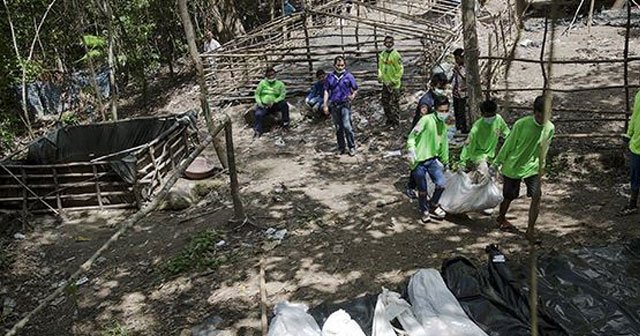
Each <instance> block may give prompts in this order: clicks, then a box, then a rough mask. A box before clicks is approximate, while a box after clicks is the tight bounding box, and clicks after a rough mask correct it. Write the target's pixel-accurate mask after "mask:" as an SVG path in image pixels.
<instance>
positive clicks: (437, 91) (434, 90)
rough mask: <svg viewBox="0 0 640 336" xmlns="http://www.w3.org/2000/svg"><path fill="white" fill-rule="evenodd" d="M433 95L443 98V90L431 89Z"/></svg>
mask: <svg viewBox="0 0 640 336" xmlns="http://www.w3.org/2000/svg"><path fill="white" fill-rule="evenodd" d="M433 93H435V94H437V95H438V96H444V90H443V89H438V88H435V89H433Z"/></svg>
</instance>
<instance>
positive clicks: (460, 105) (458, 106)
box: [453, 97, 469, 134]
mask: <svg viewBox="0 0 640 336" xmlns="http://www.w3.org/2000/svg"><path fill="white" fill-rule="evenodd" d="M453 113H454V115H455V117H456V129H457V130H459V131H460V132H462V133H464V134H467V133H469V128H468V127H467V97H464V98H457V97H453Z"/></svg>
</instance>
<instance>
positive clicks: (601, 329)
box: [522, 239, 640, 336]
mask: <svg viewBox="0 0 640 336" xmlns="http://www.w3.org/2000/svg"><path fill="white" fill-rule="evenodd" d="M538 270H539V274H540V275H539V277H538V278H539V280H538V292H539V295H540V297H541V299H542V304H543V305H544V306H545V307H546V308H547V311H548V312H549V313H550V314H551V315H552V316H553V318H554V319H555V320H556V321H558V322H559V323H560V324H561V325H562V326H564V327H565V328H566V329H567V330H568V331H569V334H570V335H576V336H578V335H602V336H604V335H608V336H609V335H640V240H638V239H636V240H632V241H630V242H628V243H617V244H614V245H610V246H604V247H583V248H579V249H575V250H572V251H571V253H570V254H565V255H560V254H558V253H549V254H547V255H543V256H541V257H540V258H539V261H538ZM522 276H523V277H525V276H527V272H526V268H523V270H522Z"/></svg>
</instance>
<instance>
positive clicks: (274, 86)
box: [254, 79, 287, 105]
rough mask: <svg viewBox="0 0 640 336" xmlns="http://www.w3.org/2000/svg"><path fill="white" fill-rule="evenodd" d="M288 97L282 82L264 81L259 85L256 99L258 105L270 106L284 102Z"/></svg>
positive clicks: (255, 95)
mask: <svg viewBox="0 0 640 336" xmlns="http://www.w3.org/2000/svg"><path fill="white" fill-rule="evenodd" d="M286 95H287V89H286V88H285V86H284V83H283V82H282V81H279V80H277V79H276V80H273V81H269V80H268V79H263V80H261V81H260V83H259V84H258V87H257V88H256V92H255V94H254V97H255V99H256V103H257V104H258V105H268V104H275V103H279V102H281V101H283V100H284V98H285V97H286Z"/></svg>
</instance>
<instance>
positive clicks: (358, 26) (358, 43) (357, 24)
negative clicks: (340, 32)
mask: <svg viewBox="0 0 640 336" xmlns="http://www.w3.org/2000/svg"><path fill="white" fill-rule="evenodd" d="M356 16H357V17H358V20H357V21H356V31H355V37H356V56H360V37H359V36H358V35H359V34H360V4H356ZM376 58H377V56H376Z"/></svg>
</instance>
